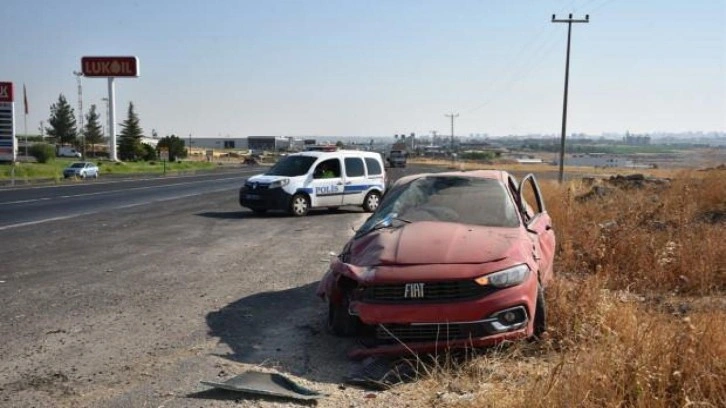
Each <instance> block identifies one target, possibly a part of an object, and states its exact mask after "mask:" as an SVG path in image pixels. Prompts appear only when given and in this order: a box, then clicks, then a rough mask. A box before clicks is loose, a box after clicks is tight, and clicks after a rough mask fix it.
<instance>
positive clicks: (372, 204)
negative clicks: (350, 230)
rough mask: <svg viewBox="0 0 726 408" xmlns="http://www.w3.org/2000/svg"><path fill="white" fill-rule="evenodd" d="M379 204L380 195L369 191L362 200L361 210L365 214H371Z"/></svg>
mask: <svg viewBox="0 0 726 408" xmlns="http://www.w3.org/2000/svg"><path fill="white" fill-rule="evenodd" d="M380 203H381V193H379V192H378V191H371V192H370V193H368V194H366V198H364V199H363V210H365V211H366V212H373V211H375V210H376V209H377V208H378V205H379V204H380Z"/></svg>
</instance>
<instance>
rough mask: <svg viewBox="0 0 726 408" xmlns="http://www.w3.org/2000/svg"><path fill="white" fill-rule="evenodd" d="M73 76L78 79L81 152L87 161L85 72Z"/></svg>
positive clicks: (74, 73) (74, 72) (75, 72)
mask: <svg viewBox="0 0 726 408" xmlns="http://www.w3.org/2000/svg"><path fill="white" fill-rule="evenodd" d="M73 75H75V76H76V79H78V123H79V125H80V127H81V146H82V147H81V151H82V152H83V160H86V132H85V130H84V129H83V85H81V77H82V76H83V72H78V71H73Z"/></svg>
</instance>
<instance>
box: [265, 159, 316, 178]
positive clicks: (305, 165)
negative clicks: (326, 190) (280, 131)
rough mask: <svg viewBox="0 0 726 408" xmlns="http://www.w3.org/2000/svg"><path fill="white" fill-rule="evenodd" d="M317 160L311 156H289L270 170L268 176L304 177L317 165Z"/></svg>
mask: <svg viewBox="0 0 726 408" xmlns="http://www.w3.org/2000/svg"><path fill="white" fill-rule="evenodd" d="M315 160H316V158H315V157H310V156H287V157H285V158H283V159H282V160H280V161H278V162H277V163H276V164H275V165H274V166H272V167H271V168H270V170H268V171H267V172H266V173H265V175H266V176H286V177H296V176H304V175H305V174H307V173H308V170H310V166H312V165H313V163H315Z"/></svg>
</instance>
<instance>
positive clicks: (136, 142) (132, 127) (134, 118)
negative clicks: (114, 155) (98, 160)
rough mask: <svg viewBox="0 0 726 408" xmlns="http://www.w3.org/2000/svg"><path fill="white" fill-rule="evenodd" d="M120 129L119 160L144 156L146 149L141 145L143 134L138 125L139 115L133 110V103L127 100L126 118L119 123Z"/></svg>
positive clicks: (136, 158)
mask: <svg viewBox="0 0 726 408" xmlns="http://www.w3.org/2000/svg"><path fill="white" fill-rule="evenodd" d="M121 127H122V130H121V135H120V137H119V139H120V140H119V141H120V143H119V149H118V150H119V152H118V153H119V158H120V159H121V160H126V161H129V160H139V159H141V158H143V157H144V154H145V153H146V151H145V150H144V147H143V146H142V145H141V138H142V137H143V136H144V132H143V130H141V126H139V116H138V115H137V114H136V112H134V103H133V102H129V111H128V116H127V117H126V120H124V122H123V123H122V124H121Z"/></svg>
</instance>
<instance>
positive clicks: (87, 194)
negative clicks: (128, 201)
mask: <svg viewBox="0 0 726 408" xmlns="http://www.w3.org/2000/svg"><path fill="white" fill-rule="evenodd" d="M236 179H239V176H236V177H227V178H220V179H214V180H197V181H189V182H185V183H173V184H164V185H161V186H144V187H132V188H127V189H123V190H108V191H99V192H95V193H81V194H73V195H63V196H57V197H41V198H33V199H29V200H18V201H8V202H0V206H2V205H12V204H27V203H34V202H38V201H47V200H52V199H53V198H76V197H90V196H96V195H102V194H111V193H119V192H126V191H132V190H149V189H155V188H165V187H176V186H183V185H188V184H197V183H215V182H222V181H227V180H236Z"/></svg>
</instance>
